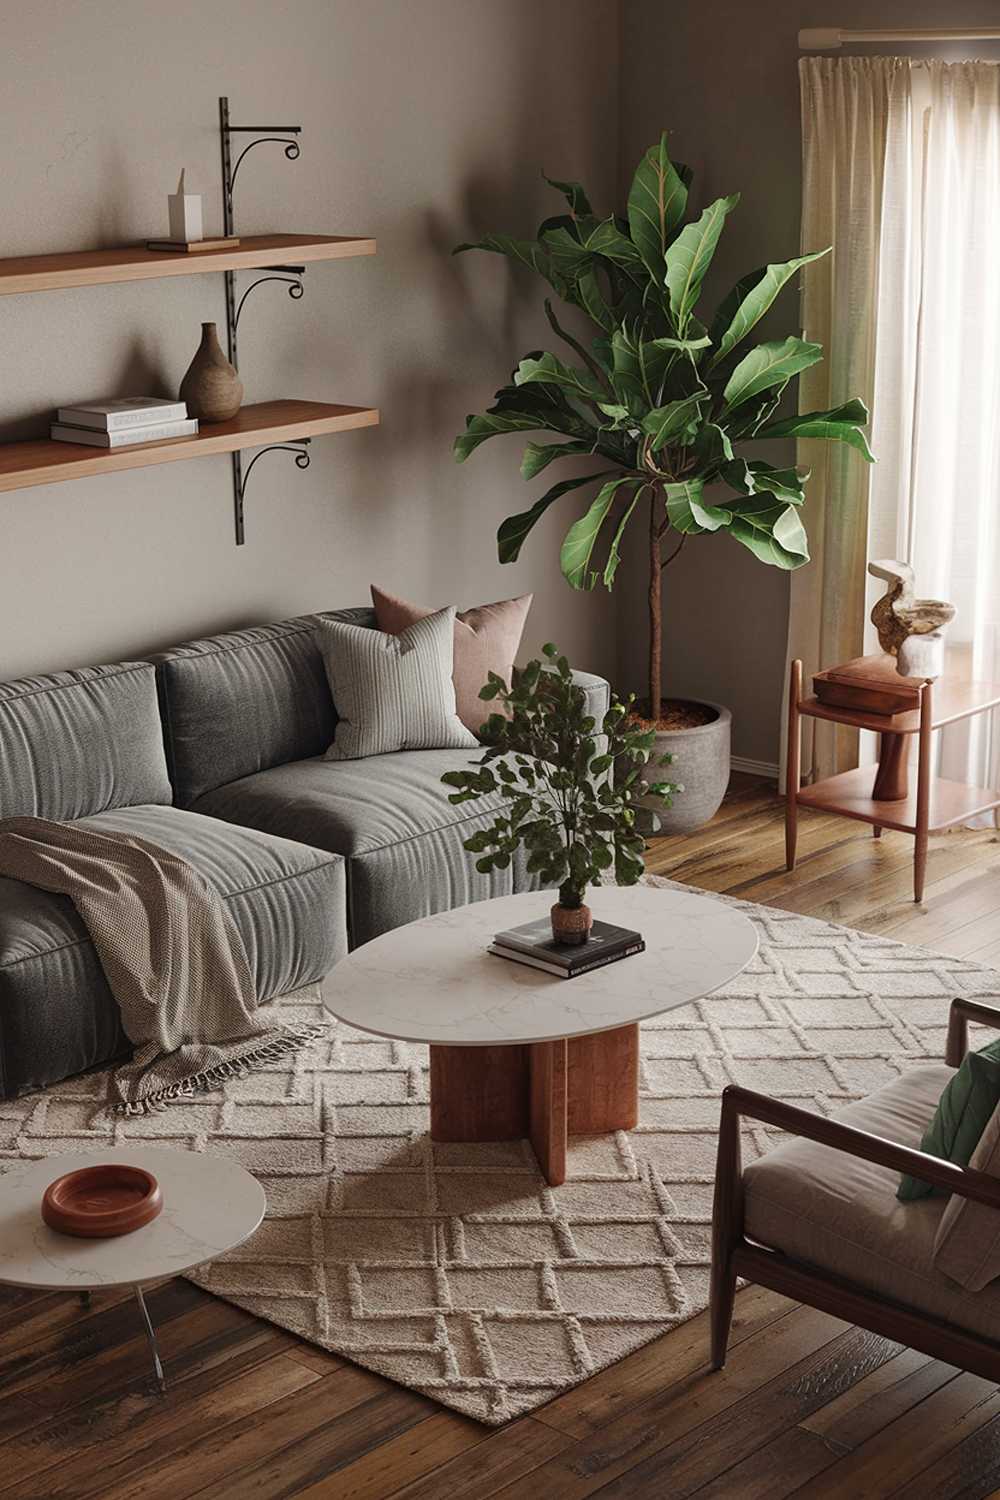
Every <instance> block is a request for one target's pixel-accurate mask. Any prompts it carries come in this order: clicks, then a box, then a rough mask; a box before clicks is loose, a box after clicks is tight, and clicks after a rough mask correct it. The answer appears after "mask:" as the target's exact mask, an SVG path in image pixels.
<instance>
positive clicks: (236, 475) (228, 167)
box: [219, 97, 309, 547]
mask: <svg viewBox="0 0 1000 1500" xmlns="http://www.w3.org/2000/svg"><path fill="white" fill-rule="evenodd" d="M301 133H302V126H301V125H233V124H232V123H231V122H230V119H229V100H228V98H226V97H223V98H221V99H220V100H219V137H220V141H221V146H222V232H223V234H225V235H231V234H235V233H236V230H235V227H234V224H235V220H234V217H233V188H234V187H235V186H236V174H237V172H238V171H239V169H240V167H241V165H242V164H243V161H244V159H245V157H246V155H247V153H248V152H250V151H252V150H253V148H254V147H255V146H263V145H265V144H268V143H271V144H274V145H278V146H284V148H285V156H286V157H287V158H288V160H289V161H297V160H298V158H299V156H300V155H301V148H300V146H299V142H298V139H297V137H298V136H299V135H301ZM238 135H252V136H254V137H255V139H254V140H252V141H250V142H249V143H248V144H247V145H246V146H244V147H243V150H242V151H241V152H240V154H239V155H238V156H237V157H236V160H235V162H234V160H233V140H232V138H233V136H238ZM223 274H224V276H225V283H226V341H227V344H228V352H229V363H230V364H231V365H232V366H233V368H234V369H235V370H238V369H239V367H240V366H239V349H238V344H237V336H236V333H237V327H238V324H239V321H240V313H241V312H242V311H243V304H244V303H245V302H246V300H247V297H249V295H250V293H251V292H252V291H253V289H254V287H257V286H261V285H263V283H264V282H265V281H281V282H285V283H286V284H287V285H288V295H289V296H290V297H291V298H292V299H293V301H296V302H297V301H299V300H300V299H301V297H302V294H303V291H304V290H305V289H304V287H303V285H302V277H303V275H304V274H305V267H304V266H274V267H273V268H271V270H270V271H269V273H268V275H266V276H259V277H258V278H257V280H256V281H254V282H251V284H250V285H249V286H248V287H247V289H246V291H245V292H244V293H243V295H242V297H240V299H239V302H237V300H236V272H235V271H226V272H224V273H223ZM302 441H303V442H308V441H309V439H308V438H303V439H302ZM273 446H276V447H278V448H286V447H288V445H286V444H284V443H279V444H276V445H273ZM271 451H273V448H262V449H261V451H260V453H258V454H256V455H255V456H254V458H252V459H251V460H250V463H249V464H248V465H247V468H246V472H245V473H244V470H243V456H242V454H241V453H240V451H239V450H238V449H237V451H236V452H235V453H233V454H232V455H231V457H232V468H233V510H234V517H235V529H236V545H237V546H238V547H242V545H243V543H244V541H245V530H244V524H243V499H244V491H245V487H246V481H247V479H248V477H249V474H250V470H251V469H252V468H253V466H254V464H255V463H256V462H257V459H258V458H260V457H261V456H262V455H263V454H264V453H270V452H271ZM288 451H290V452H298V454H299V456H298V457H297V458H296V460H295V462H296V464H297V465H298V467H299V468H300V469H307V468H308V467H309V455H308V453H305V452H303V451H300V450H297V449H294V448H290V447H288ZM303 459H304V462H303Z"/></svg>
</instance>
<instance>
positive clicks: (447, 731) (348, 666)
mask: <svg viewBox="0 0 1000 1500" xmlns="http://www.w3.org/2000/svg"><path fill="white" fill-rule="evenodd" d="M316 642H317V645H318V646H319V649H320V651H321V653H322V656H323V664H324V666H325V667H326V675H327V680H328V681H329V684H330V691H331V693H332V694H333V702H334V707H335V708H336V710H337V732H336V734H335V735H334V740H333V744H332V745H331V746H330V748H329V750H328V751H327V752H326V759H327V760H363V759H364V758H365V757H366V756H368V755H387V754H389V752H390V751H392V750H458V749H475V748H476V746H477V745H478V744H479V741H478V740H477V739H476V737H475V735H474V734H472V733H470V731H469V730H468V729H466V727H465V725H464V724H463V723H462V721H461V719H460V718H459V717H458V714H457V713H456V711H455V685H454V683H453V682H452V675H451V674H452V664H453V658H454V654H455V610H454V608H451V609H441V610H438V612H437V614H433V615H427V616H426V618H425V619H423V620H417V621H415V623H414V624H412V625H410V626H408V627H407V629H406V630H404V631H402V632H401V633H400V634H399V635H387V634H386V633H385V632H384V631H381V630H370V629H368V627H367V626H364V625H348V624H347V623H346V622H345V621H343V620H320V621H319V622H318V625H317V629H316Z"/></svg>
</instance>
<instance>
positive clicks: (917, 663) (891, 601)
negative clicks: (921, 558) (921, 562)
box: [868, 558, 955, 680]
mask: <svg viewBox="0 0 1000 1500" xmlns="http://www.w3.org/2000/svg"><path fill="white" fill-rule="evenodd" d="M868 571H869V573H870V574H871V575H872V577H873V578H881V579H882V580H883V582H885V583H887V584H888V585H889V587H888V589H887V590H886V592H885V593H884V594H883V596H882V598H881V599H879V600H878V601H877V603H876V604H875V607H874V609H873V610H872V613H871V622H872V624H873V625H874V626H875V629H876V630H877V631H878V640H879V645H880V646H881V647H882V650H883V651H885V652H887V653H888V654H889V655H890V656H894V657H895V658H896V671H897V672H898V673H899V674H900V676H901V677H923V678H925V679H927V680H931V679H933V678H935V677H940V676H941V672H942V671H943V669H944V637H943V636H942V635H941V631H942V629H943V628H944V626H945V625H947V624H948V623H949V621H951V620H953V619H954V618H955V606H954V604H948V603H947V602H946V600H944V599H917V598H915V597H914V593H913V569H912V568H911V567H910V565H909V563H905V562H900V561H899V560H898V559H896V558H882V559H880V560H878V561H876V562H870V563H869V564H868Z"/></svg>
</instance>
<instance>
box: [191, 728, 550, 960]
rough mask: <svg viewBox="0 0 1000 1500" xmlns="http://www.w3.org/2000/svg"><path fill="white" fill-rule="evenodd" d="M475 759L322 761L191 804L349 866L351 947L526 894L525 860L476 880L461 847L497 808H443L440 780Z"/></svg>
mask: <svg viewBox="0 0 1000 1500" xmlns="http://www.w3.org/2000/svg"><path fill="white" fill-rule="evenodd" d="M482 753H483V752H482V749H481V747H479V746H477V747H476V749H475V750H401V751H395V752H393V753H391V754H388V755H373V756H369V757H368V758H367V759H366V760H341V761H330V760H325V759H323V758H322V757H315V758H313V759H310V760H297V761H292V762H291V763H290V764H289V765H284V766H273V767H272V768H271V769H270V770H268V771H259V772H257V774H256V775H254V776H244V777H243V778H242V780H240V781H234V782H231V783H230V784H229V785H228V786H220V787H216V788H215V790H214V791H211V792H208V793H206V794H205V795H204V796H202V797H199V798H198V800H197V802H196V803H195V804H194V806H195V809H196V810H197V811H198V812H202V813H207V814H208V815H209V816H211V817H213V818H225V819H227V820H228V821H229V822H231V823H240V824H242V825H243V826H244V827H247V828H261V829H264V830H265V831H266V832H268V833H275V834H279V835H280V836H281V837H283V838H291V839H298V840H300V841H301V842H302V843H306V844H312V845H313V847H314V848H316V849H328V850H331V851H332V852H333V853H335V854H341V855H343V856H344V858H345V859H346V860H347V882H348V907H349V918H348V920H349V927H350V939H351V944H352V946H354V947H357V946H358V945H359V944H360V943H365V942H368V940H369V939H370V938H373V937H377V936H378V935H379V934H380V933H383V932H388V931H390V930H391V929H392V928H393V927H400V926H402V925H403V923H405V922H413V921H416V919H417V918H418V917H427V916H433V915H434V914H435V913H436V912H439V911H448V910H450V909H451V908H453V907H456V906H462V905H464V904H465V903H467V902H469V901H481V900H484V899H485V898H487V897H489V896H505V895H509V894H511V893H512V892H516V891H523V890H530V889H531V888H532V885H533V883H534V882H532V881H530V880H529V879H528V877H527V876H526V874H525V869H524V867H525V859H524V852H523V850H519V851H518V855H517V856H516V857H515V859H513V860H512V861H511V867H510V869H508V870H497V871H495V872H494V873H493V874H492V875H481V874H479V873H478V872H477V871H476V869H475V866H474V858H473V856H472V855H470V854H469V853H467V851H466V850H465V849H464V848H463V841H464V840H465V839H467V838H468V837H469V835H470V834H471V833H473V832H474V831H475V830H476V829H477V828H481V827H483V826H484V825H485V824H488V823H490V822H492V821H493V818H494V817H495V816H496V811H497V809H498V808H499V807H500V806H501V805H502V802H503V799H502V798H501V797H500V796H499V795H497V796H496V797H489V798H484V800H483V801H482V802H480V803H477V804H476V810H475V811H474V812H472V813H470V811H469V809H468V808H467V807H454V806H453V805H452V804H451V803H450V802H449V801H448V792H449V789H448V787H446V786H443V785H442V783H441V776H442V773H443V772H445V771H456V770H458V771H460V770H466V769H467V768H468V767H470V766H472V765H474V764H475V763H476V762H477V761H479V760H481V759H482Z"/></svg>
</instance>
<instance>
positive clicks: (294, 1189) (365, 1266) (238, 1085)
mask: <svg viewBox="0 0 1000 1500" xmlns="http://www.w3.org/2000/svg"><path fill="white" fill-rule="evenodd" d="M649 883H650V884H653V885H663V886H667V885H670V884H671V882H668V881H664V880H659V879H657V878H656V877H650V880H649ZM715 899H718V900H723V901H725V900H728V899H729V898H726V897H717V898H715ZM731 904H732V905H735V906H739V907H740V908H741V909H742V910H744V911H745V912H746V913H747V915H748V916H749V917H750V919H751V920H752V921H753V922H754V924H755V926H756V928H757V931H758V934H759V938H760V948H759V951H758V954H757V957H756V959H755V960H754V962H753V964H752V965H751V966H750V968H748V969H747V970H746V971H745V972H744V973H743V974H741V975H740V976H739V977H738V978H737V979H735V980H734V981H733V982H732V983H731V984H729V985H727V986H726V987H725V988H724V989H722V990H719V991H716V993H715V994H713V995H710V996H708V997H707V998H706V999H703V1000H699V1001H697V1002H694V1003H692V1004H688V1005H685V1006H683V1007H679V1008H678V1009H676V1010H672V1011H668V1012H667V1013H666V1014H665V1015H663V1016H661V1017H659V1018H657V1019H655V1020H653V1021H651V1022H647V1023H645V1024H644V1025H643V1027H642V1075H641V1092H642V1102H641V1122H640V1124H639V1127H638V1129H637V1130H635V1131H632V1132H631V1133H628V1134H626V1133H624V1132H621V1133H619V1134H616V1135H611V1136H600V1137H587V1138H581V1137H575V1138H573V1139H572V1140H571V1144H570V1153H569V1164H568V1176H567V1180H566V1182H565V1184H564V1185H563V1186H561V1187H558V1188H550V1187H548V1186H547V1185H546V1184H545V1182H544V1181H543V1179H542V1178H541V1176H540V1175H539V1172H538V1169H537V1166H536V1163H535V1159H534V1156H533V1154H532V1151H531V1148H530V1147H529V1146H528V1144H527V1143H526V1142H522V1141H513V1142H504V1143H500V1144H496V1145H435V1144H433V1143H432V1142H431V1141H430V1139H429V1137H428V1134H427V1125H428V1111H427V1055H426V1048H424V1047H421V1046H415V1045H412V1044H409V1043H404V1042H392V1041H383V1040H380V1039H379V1038H377V1037H373V1036H369V1035H366V1034H365V1033H363V1032H360V1031H355V1030H353V1029H351V1028H349V1027H346V1026H331V1029H330V1034H329V1035H328V1037H327V1038H325V1039H324V1040H322V1041H320V1042H318V1043H317V1044H316V1045H315V1046H314V1047H313V1048H312V1049H311V1050H310V1051H308V1052H303V1053H300V1054H298V1055H294V1056H292V1057H290V1058H286V1059H282V1060H281V1061H280V1062H276V1063H274V1064H272V1065H271V1066H270V1067H269V1068H267V1069H266V1070H265V1071H262V1072H257V1073H254V1074H252V1075H250V1076H249V1077H247V1078H244V1079H239V1080H235V1081H233V1082H232V1083H230V1084H229V1085H227V1087H226V1089H225V1091H222V1092H219V1093H216V1094H204V1095H199V1096H198V1097H197V1098H196V1099H194V1100H193V1101H188V1102H175V1103H171V1104H170V1105H169V1106H168V1107H167V1108H166V1109H164V1110H163V1111H162V1112H161V1113H158V1114H155V1115H152V1116H148V1117H144V1118H138V1119H109V1117H108V1116H107V1114H106V1113H105V1112H104V1109H103V1099H104V1078H103V1075H101V1074H96V1075H90V1076H88V1077H84V1078H78V1079H74V1080H70V1081H69V1082H67V1083H64V1084H61V1085H59V1086H58V1087H56V1088H52V1089H49V1090H47V1091H45V1092H42V1093H37V1094H32V1095H27V1096H24V1097H22V1098H20V1099H17V1100H13V1101H10V1102H8V1103H6V1104H0V1164H2V1162H3V1161H4V1160H7V1161H11V1160H18V1159H25V1158H36V1157H42V1156H46V1155H49V1154H51V1153H54V1152H57V1151H67V1150H76V1151H79V1150H81V1149H89V1148H93V1149H94V1150H97V1151H99V1150H100V1148H101V1147H102V1146H108V1145H111V1144H112V1143H118V1144H125V1143H126V1142H131V1141H134V1140H137V1139H145V1140H149V1141H151V1142H155V1143H156V1144H158V1145H173V1146H178V1147H185V1148H187V1149H190V1150H192V1151H213V1152H217V1153H219V1154H221V1155H225V1156H230V1157H233V1158H235V1159H236V1160H237V1161H239V1162H242V1164H243V1165H244V1166H246V1167H247V1168H248V1169H249V1170H250V1171H252V1172H253V1173H254V1174H255V1175H256V1176H257V1177H258V1178H259V1179H260V1181H261V1182H262V1183H263V1185H264V1188H265V1191H266V1193H267V1199H268V1213H267V1218H266V1220H265V1222H264V1224H263V1225H262V1226H261V1228H260V1229H259V1230H258V1232H257V1234H256V1235H254V1236H253V1238H252V1239H251V1240H249V1241H248V1242H247V1243H246V1244H245V1245H243V1246H242V1247H241V1248H240V1249H239V1250H237V1251H235V1252H233V1253H232V1254H230V1255H227V1256H225V1257H224V1258H222V1259H220V1260H218V1261H216V1262H214V1263H213V1264H212V1265H211V1266H209V1267H203V1268H202V1269H201V1270H199V1271H198V1272H197V1273H194V1274H193V1275H192V1277H191V1279H192V1280H193V1281H195V1282H197V1283H198V1285H200V1286H203V1287H205V1288H207V1290H209V1291H211V1292H214V1293H216V1294H217V1295H218V1296H220V1297H224V1298H226V1299H227V1300H228V1301H230V1302H235V1303H236V1304H237V1305H239V1306H240V1307H244V1308H247V1309H249V1310H250V1311H251V1312H254V1313H257V1314H258V1315H259V1316H260V1317H262V1318H266V1319H268V1320H270V1321H271V1322H273V1323H277V1324H279V1325H280V1326H281V1327H283V1328H288V1329H291V1330H292V1331H293V1332H295V1333H297V1334H300V1335H301V1336H302V1337H303V1338H306V1339H308V1340H310V1341H312V1342H313V1343H316V1344H319V1345H321V1346H322V1347H323V1348H325V1349H330V1350H333V1351H335V1352H337V1353H338V1354H343V1355H345V1356H346V1357H347V1358H349V1359H351V1360H354V1361H356V1362H357V1363H358V1364H360V1365H364V1366H365V1367H366V1368H368V1369H371V1370H375V1371H377V1372H378V1373H380V1374H382V1375H385V1376H388V1377H390V1378H391V1379H393V1380H396V1381H399V1382H400V1383H401V1384H403V1385H407V1386H411V1387H413V1388H415V1389H417V1390H420V1391H423V1392H425V1393H426V1394H427V1395H428V1396H431V1397H433V1398H434V1399H436V1400H437V1401H439V1402H441V1403H442V1404H444V1405H445V1406H450V1407H454V1408H456V1409H457V1410H458V1411H461V1412H464V1413H466V1414H468V1415H469V1416H472V1417H475V1418H478V1420H479V1421H481V1422H485V1423H490V1424H500V1423H503V1422H507V1421H509V1420H510V1419H511V1418H512V1417H515V1416H518V1415H519V1414H521V1413H523V1412H526V1411H530V1410H531V1409H532V1408H534V1407H536V1406H539V1405H541V1404H542V1403H543V1402H545V1401H547V1400H549V1399H550V1398H551V1397H552V1396H554V1395H556V1394H558V1393H559V1392H560V1391H564V1390H566V1389H567V1388H569V1387H571V1386H573V1385H576V1384H578V1383H579V1382H580V1381H582V1380H585V1379H586V1378H587V1377H588V1376H590V1375H592V1374H594V1373H595V1372H596V1371H597V1370H600V1369H601V1368H603V1367H604V1366H606V1365H609V1364H611V1363H613V1362H614V1361H615V1360H618V1359H621V1358H622V1357H623V1356H624V1355H626V1354H628V1353H630V1352H631V1351H632V1350H634V1349H637V1348H638V1347H639V1346H640V1345H642V1344H645V1343H647V1342H649V1340H651V1339H654V1338H658V1337H659V1336H660V1335H661V1334H663V1333H665V1332H667V1331H668V1330H669V1329H671V1328H672V1327H674V1326H676V1325H677V1324H679V1323H682V1322H684V1321H685V1319H687V1318H690V1317H693V1316H694V1314H695V1313H698V1312H700V1311H701V1310H702V1309H703V1308H704V1307H705V1306H706V1304H707V1301H708V1268H709V1238H710V1223H711V1212H712V1184H713V1172H714V1161H715V1149H716V1130H717V1125H718V1117H719V1095H720V1093H721V1091H722V1089H723V1088H724V1086H725V1085H726V1084H727V1083H730V1082H732V1083H741V1084H744V1085H746V1086H748V1087H750V1088H754V1089H759V1090H761V1091H763V1092H765V1093H769V1094H774V1095H777V1096H778V1097H779V1098H782V1099H786V1100H792V1101H795V1102H797V1103H800V1104H803V1105H804V1106H805V1107H807V1108H809V1109H814V1110H817V1111H819V1112H820V1113H821V1114H830V1113H832V1112H833V1111H834V1110H835V1109H837V1108H838V1107H840V1106H841V1105H842V1104H844V1103H845V1102H847V1101H848V1100H851V1099H855V1098H858V1097H860V1096H862V1095H864V1094H867V1093H870V1092H871V1091H872V1090H873V1089H875V1088H877V1087H878V1086H879V1085H880V1084H882V1083H884V1082H886V1081H887V1080H888V1079H891V1078H893V1077H896V1076H897V1075H898V1074H899V1073H900V1072H901V1071H902V1070H903V1069H905V1068H907V1067H908V1066H910V1065H911V1064H912V1063H915V1062H919V1061H921V1060H922V1059H926V1058H935V1059H940V1058H942V1057H943V1055H944V1039H945V1024H946V1021H947V1012H948V1005H949V1002H950V1000H951V999H952V997H953V996H955V995H967V996H974V997H987V998H992V999H994V1000H997V999H1000V974H997V973H995V972H994V971H991V970H988V969H983V968H981V967H980V966H978V965H976V964H973V963H969V962H963V961H962V960H960V959H953V958H946V957H944V956H943V955H939V954H934V953H928V952H925V951H924V950H922V949H918V948H910V947H905V946H903V945H902V944H899V943H895V942H892V941H890V940H889V939H887V938H883V937H877V936H871V935H870V934H867V933H863V932H855V931H852V930H851V929H848V928H845V927H836V926H833V925H832V924H830V923H827V922H820V921H816V920H814V919H813V918H809V917H802V916H798V915H796V914H794V913H789V912H784V911H778V910H775V909H772V908H769V907H764V906H758V905H755V904H753V903H749V902H741V901H733V902H731ZM276 1003H277V1004H278V1005H279V1006H280V1007H281V1008H282V1010H283V1013H284V1015H285V1016H286V1017H287V1018H288V1019H301V1020H309V1021H313V1020H317V1019H321V1018H322V1016H323V1012H322V1010H321V1007H320V1004H319V999H318V991H316V990H310V991H302V992H299V994H298V995H295V996H290V997H287V998H286V999H285V1000H284V1001H280V1002H276ZM767 1145H768V1136H767V1133H766V1132H765V1131H763V1130H759V1131H757V1132H753V1131H751V1132H750V1133H749V1134H748V1136H747V1139H746V1153H747V1159H750V1158H752V1157H753V1156H755V1155H756V1154H758V1153H759V1152H760V1151H762V1150H765V1149H766V1147H767ZM166 1352H167V1354H168V1356H169V1349H168V1350H167V1351H166Z"/></svg>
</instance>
